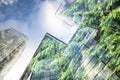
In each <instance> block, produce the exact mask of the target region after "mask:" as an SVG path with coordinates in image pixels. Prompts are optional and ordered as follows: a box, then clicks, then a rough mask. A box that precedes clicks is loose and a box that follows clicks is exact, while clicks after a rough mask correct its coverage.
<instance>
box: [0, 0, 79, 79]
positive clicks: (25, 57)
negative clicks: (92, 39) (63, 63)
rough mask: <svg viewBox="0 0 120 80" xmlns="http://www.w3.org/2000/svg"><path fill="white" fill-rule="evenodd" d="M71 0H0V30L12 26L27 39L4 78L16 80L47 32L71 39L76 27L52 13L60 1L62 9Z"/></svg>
mask: <svg viewBox="0 0 120 80" xmlns="http://www.w3.org/2000/svg"><path fill="white" fill-rule="evenodd" d="M73 1H74V0H63V1H62V0H0V30H2V29H6V28H11V27H12V28H14V29H16V30H18V31H19V32H21V33H23V34H25V35H26V36H27V37H28V38H29V40H28V42H27V45H26V48H25V50H24V51H23V53H22V55H21V57H20V59H19V60H18V61H17V63H16V64H15V65H14V67H13V68H12V69H11V71H10V72H9V73H8V75H7V77H6V80H7V79H9V80H10V79H11V80H18V78H19V76H20V75H21V73H22V72H23V71H24V69H25V67H26V66H27V64H28V63H29V61H30V60H31V58H32V56H33V54H34V53H35V51H36V49H37V47H38V46H39V44H40V42H41V40H42V39H43V37H44V35H45V33H46V32H48V33H50V34H52V35H53V36H55V37H57V38H58V39H60V40H62V41H64V42H66V43H67V42H68V41H69V40H70V38H71V37H72V35H73V34H74V33H75V31H76V29H77V27H76V26H68V25H67V24H65V23H63V21H62V20H61V19H60V18H61V15H59V14H57V15H55V12H56V10H57V9H58V7H59V5H60V4H61V3H62V7H61V10H62V9H64V8H65V7H68V6H69V4H70V3H71V2H73ZM66 2H67V3H68V4H66ZM63 19H64V18H63ZM21 66H22V67H21ZM18 68H20V69H19V70H18ZM11 74H12V75H11ZM15 76H16V77H15ZM12 78H14V79H12Z"/></svg>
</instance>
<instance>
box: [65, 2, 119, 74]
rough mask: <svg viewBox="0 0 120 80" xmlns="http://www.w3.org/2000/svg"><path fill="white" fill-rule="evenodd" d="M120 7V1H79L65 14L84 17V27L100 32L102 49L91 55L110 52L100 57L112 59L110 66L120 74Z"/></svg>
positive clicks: (98, 39)
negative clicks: (101, 51)
mask: <svg viewBox="0 0 120 80" xmlns="http://www.w3.org/2000/svg"><path fill="white" fill-rule="evenodd" d="M119 6H120V1H119V0H118V1H117V0H105V1H104V0H77V1H76V2H75V3H74V4H73V5H72V6H71V7H70V8H69V9H67V10H66V11H65V13H64V14H66V15H67V16H71V17H73V18H74V19H77V17H79V16H82V22H81V25H82V26H84V27H91V28H94V29H96V30H98V33H97V36H96V40H97V41H98V44H99V45H100V47H97V49H96V50H94V51H92V52H91V54H92V55H96V54H98V53H99V52H100V50H101V49H102V48H104V49H105V50H106V51H108V54H106V55H103V54H101V55H99V57H100V58H103V57H107V58H111V60H110V62H109V63H108V66H109V67H111V69H112V70H114V72H116V73H117V72H120V7H119ZM78 32H79V29H78ZM79 36H80V34H78V33H77V34H76V36H75V38H74V39H73V40H74V41H77V40H79ZM91 49H92V48H91Z"/></svg>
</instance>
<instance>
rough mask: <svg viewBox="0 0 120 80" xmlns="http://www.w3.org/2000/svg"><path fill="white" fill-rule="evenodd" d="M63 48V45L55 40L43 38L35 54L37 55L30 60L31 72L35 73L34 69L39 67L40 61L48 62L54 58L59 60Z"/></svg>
mask: <svg viewBox="0 0 120 80" xmlns="http://www.w3.org/2000/svg"><path fill="white" fill-rule="evenodd" d="M64 48H65V45H64V44H63V43H60V42H58V41H57V40H55V39H51V38H49V37H45V38H44V39H43V41H42V42H41V45H40V46H39V48H38V49H37V51H36V53H35V54H37V55H36V56H35V57H34V58H33V59H32V60H31V62H30V65H29V67H30V68H31V70H32V71H35V72H36V70H37V69H36V68H38V67H40V66H39V64H40V61H41V60H49V59H55V58H58V59H59V57H60V54H61V52H62V50H63V49H64ZM38 73H39V70H38Z"/></svg>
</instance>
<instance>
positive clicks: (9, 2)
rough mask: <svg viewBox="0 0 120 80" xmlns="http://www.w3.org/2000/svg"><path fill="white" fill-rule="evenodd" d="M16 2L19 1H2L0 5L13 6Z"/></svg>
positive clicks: (0, 0)
mask: <svg viewBox="0 0 120 80" xmlns="http://www.w3.org/2000/svg"><path fill="white" fill-rule="evenodd" d="M15 2H17V0H0V4H4V5H12V4H13V3H15Z"/></svg>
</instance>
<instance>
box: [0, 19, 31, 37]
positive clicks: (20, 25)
mask: <svg viewBox="0 0 120 80" xmlns="http://www.w3.org/2000/svg"><path fill="white" fill-rule="evenodd" d="M7 28H14V29H16V30H17V31H19V32H22V33H23V34H25V35H27V36H28V37H29V27H28V24H26V23H24V22H21V21H18V20H13V19H10V20H7V21H5V22H0V30H3V29H7Z"/></svg>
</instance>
